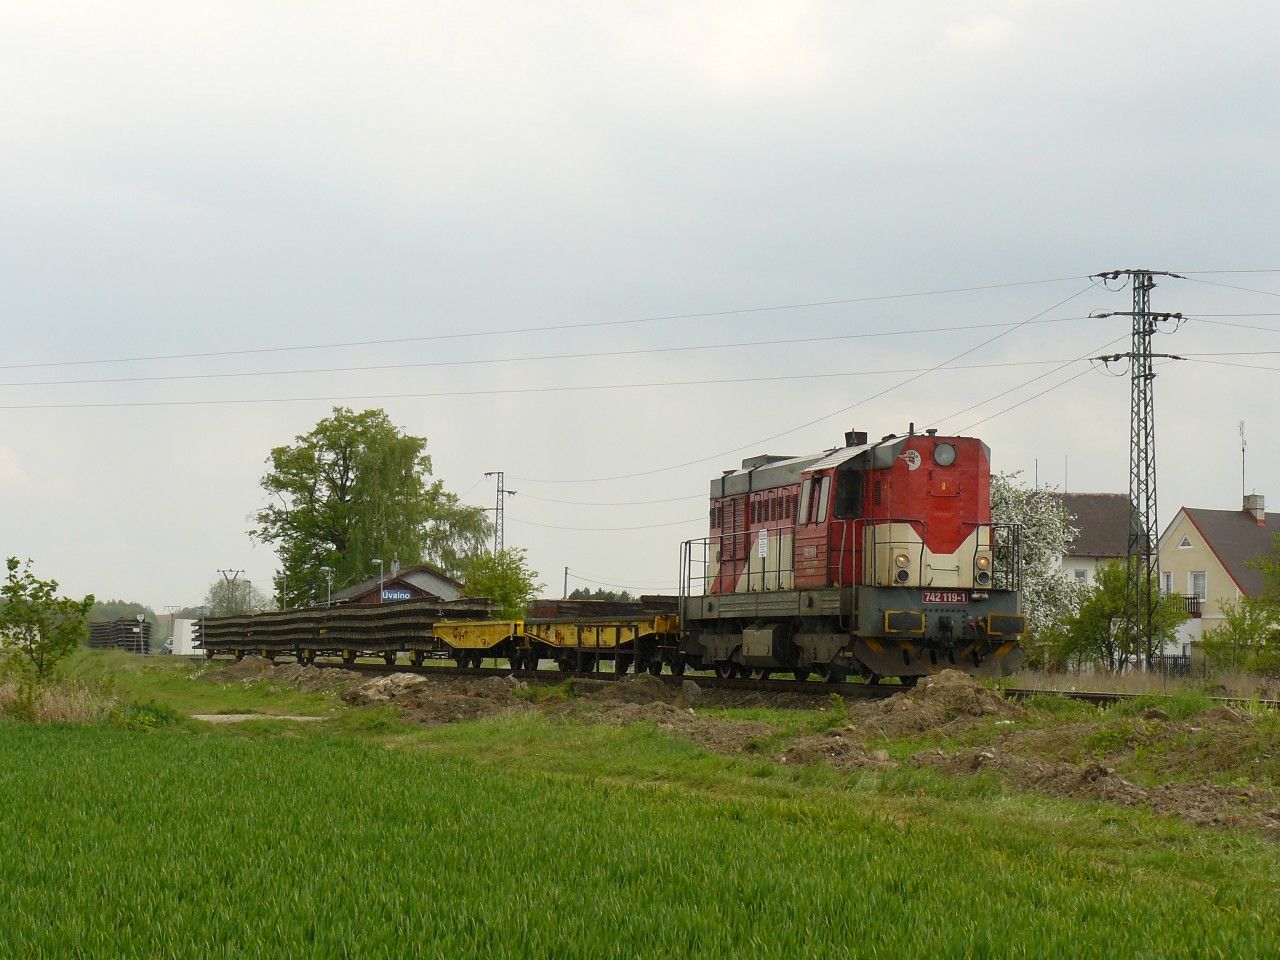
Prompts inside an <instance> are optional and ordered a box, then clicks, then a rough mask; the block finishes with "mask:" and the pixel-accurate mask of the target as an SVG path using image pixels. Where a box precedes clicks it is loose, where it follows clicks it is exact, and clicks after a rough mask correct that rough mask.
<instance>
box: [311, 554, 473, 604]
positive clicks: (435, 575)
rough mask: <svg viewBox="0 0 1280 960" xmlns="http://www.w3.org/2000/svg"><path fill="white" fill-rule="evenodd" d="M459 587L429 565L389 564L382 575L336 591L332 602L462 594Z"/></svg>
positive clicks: (445, 597) (446, 597)
mask: <svg viewBox="0 0 1280 960" xmlns="http://www.w3.org/2000/svg"><path fill="white" fill-rule="evenodd" d="M462 590H463V586H462V584H461V583H459V582H458V581H457V580H455V579H453V577H450V576H448V575H447V574H445V573H443V572H442V571H440V570H437V569H436V568H435V567H433V566H430V565H429V564H425V563H420V564H416V565H415V566H412V567H405V568H404V569H403V570H401V569H400V568H399V564H393V566H392V569H390V570H388V571H387V573H386V576H385V577H384V576H380V575H377V574H375V575H373V576H371V577H368V578H367V579H365V580H362V581H361V582H360V583H356V584H353V585H352V586H349V587H347V588H346V589H344V590H336V591H334V594H333V602H334V603H394V602H396V601H397V600H439V601H443V602H448V601H452V600H457V599H459V598H460V597H461V596H462Z"/></svg>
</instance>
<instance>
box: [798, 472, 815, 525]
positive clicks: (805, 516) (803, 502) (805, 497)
mask: <svg viewBox="0 0 1280 960" xmlns="http://www.w3.org/2000/svg"><path fill="white" fill-rule="evenodd" d="M811 496H813V478H812V477H811V478H810V479H808V480H806V481H805V482H804V483H802V484H801V485H800V509H799V510H797V511H796V522H797V523H808V522H809V498H810V497H811Z"/></svg>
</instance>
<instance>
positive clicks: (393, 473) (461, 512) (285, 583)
mask: <svg viewBox="0 0 1280 960" xmlns="http://www.w3.org/2000/svg"><path fill="white" fill-rule="evenodd" d="M426 450H427V441H426V439H425V438H423V437H414V436H410V435H408V434H405V433H402V432H401V431H400V430H399V429H398V428H397V427H396V426H395V425H394V424H393V423H392V422H391V420H390V418H389V417H388V416H387V414H386V413H385V411H382V410H365V411H363V412H361V413H355V412H353V411H352V410H349V409H347V408H345V407H335V408H334V409H333V413H332V415H331V416H329V417H326V418H325V419H323V420H321V421H320V422H319V423H317V424H316V425H315V427H314V428H312V430H311V431H310V432H309V433H306V434H303V435H301V436H298V437H296V438H294V442H293V443H291V444H288V445H286V446H282V447H276V448H275V449H273V450H272V451H271V456H270V458H269V459H268V463H269V465H270V469H269V470H268V471H267V473H266V474H265V475H264V476H263V478H262V488H263V490H265V491H266V492H267V494H268V497H269V500H268V502H267V505H266V506H265V507H263V508H262V509H261V510H259V511H258V513H257V514H256V516H255V519H256V521H257V526H256V527H254V529H253V530H251V531H250V534H251V536H253V537H255V538H256V539H258V540H260V541H262V542H264V543H269V544H272V545H273V546H274V547H275V548H276V551H277V553H278V555H279V557H280V563H281V568H282V569H281V571H280V573H279V574H278V575H277V576H276V582H275V592H276V594H277V595H279V594H280V593H281V587H284V588H285V590H286V592H287V595H288V597H289V602H290V605H291V606H293V605H302V604H306V603H317V602H321V601H323V600H324V596H325V574H324V570H323V568H324V567H329V568H330V569H331V570H333V584H334V589H339V588H341V587H343V586H346V585H348V584H351V583H356V582H358V581H360V580H361V579H363V578H365V577H367V576H370V575H371V574H372V573H373V572H374V569H375V567H374V564H373V561H374V560H375V559H380V560H383V561H385V562H386V564H387V565H388V567H389V566H390V564H391V561H392V559H393V558H394V559H398V560H399V561H400V563H401V565H402V566H408V565H410V564H413V563H421V562H423V561H426V562H428V563H432V564H434V565H435V566H437V567H439V568H440V569H441V570H442V571H443V572H444V573H447V574H449V575H450V576H454V577H461V576H462V575H464V573H465V566H466V562H467V560H468V559H469V558H470V557H471V556H472V555H473V554H476V553H478V552H480V551H481V550H483V548H484V545H485V543H486V542H487V540H488V537H489V535H490V531H491V529H492V528H491V525H490V522H489V519H488V517H487V515H486V513H485V511H484V510H483V508H480V507H469V506H466V505H464V504H462V503H460V502H459V500H458V498H457V496H455V495H454V494H452V493H449V492H448V491H447V490H445V489H444V484H443V482H442V481H440V480H432V479H431V457H430V456H428V454H427V452H426Z"/></svg>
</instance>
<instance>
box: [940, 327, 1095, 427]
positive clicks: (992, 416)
mask: <svg viewBox="0 0 1280 960" xmlns="http://www.w3.org/2000/svg"><path fill="white" fill-rule="evenodd" d="M1112 342H1114V341H1112ZM1054 372H1055V373H1056V372H1057V371H1054ZM1092 372H1093V367H1086V368H1085V369H1084V370H1081V371H1080V372H1079V373H1076V374H1072V375H1071V376H1069V377H1067V379H1065V380H1063V381H1061V382H1060V383H1055V384H1054V385H1053V386H1051V387H1046V388H1045V389H1043V390H1041V391H1040V392H1039V393H1033V394H1032V395H1031V396H1029V397H1024V398H1023V399H1021V400H1019V401H1018V402H1017V403H1014V404H1011V405H1010V406H1007V407H1005V408H1004V409H1003V410H997V411H996V412H995V413H993V414H990V415H988V416H985V417H983V418H982V419H981V420H975V421H973V423H971V424H968V425H967V426H964V427H961V428H960V430H959V432H960V433H961V434H964V433H967V432H968V431H970V430H972V429H973V428H974V427H977V426H980V425H981V424H984V423H986V422H988V421H989V420H994V419H995V418H996V417H1000V416H1003V415H1004V414H1006V413H1008V412H1009V411H1011V410H1017V409H1018V408H1019V407H1021V406H1023V405H1024V404H1028V403H1030V402H1031V401H1032V400H1039V399H1040V398H1041V397H1043V396H1044V395H1045V394H1046V393H1052V392H1053V391H1054V390H1057V389H1058V388H1059V387H1065V386H1066V385H1067V384H1068V383H1071V382H1072V381H1073V380H1079V379H1080V378H1081V377H1083V376H1085V375H1086V374H1088V373H1092ZM1052 375H1053V374H1052V373H1051V374H1050V376H1052Z"/></svg>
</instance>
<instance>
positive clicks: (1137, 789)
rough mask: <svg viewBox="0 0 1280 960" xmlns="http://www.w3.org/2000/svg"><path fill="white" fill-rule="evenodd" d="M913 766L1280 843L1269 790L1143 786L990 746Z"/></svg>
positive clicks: (1103, 770)
mask: <svg viewBox="0 0 1280 960" xmlns="http://www.w3.org/2000/svg"><path fill="white" fill-rule="evenodd" d="M913 762H915V763H918V764H920V765H922V766H928V767H932V768H934V769H936V770H941V771H942V772H944V773H950V774H974V773H978V772H980V771H991V772H993V773H997V774H999V775H1000V776H1001V777H1002V778H1003V779H1004V780H1005V781H1006V782H1008V783H1010V784H1012V785H1014V786H1017V787H1021V788H1023V789H1027V790H1035V791H1037V792H1039V793H1048V794H1053V795H1055V796H1062V797H1074V798H1077V799H1083V800H1101V801H1104V802H1106V803H1115V804H1119V805H1121V806H1126V807H1145V808H1147V809H1149V810H1152V811H1154V812H1156V813H1162V814H1167V815H1170V816H1175V817H1179V818H1180V819H1183V820H1186V821H1188V822H1189V823H1194V824H1197V825H1199V826H1215V827H1225V826H1231V827H1245V828H1248V829H1253V830H1258V831H1260V832H1262V833H1265V834H1267V835H1268V836H1270V837H1272V838H1273V839H1280V806H1277V797H1276V795H1275V794H1274V793H1273V792H1272V791H1270V790H1264V789H1261V788H1259V787H1226V786H1220V785H1218V784H1211V783H1167V784H1161V785H1160V786H1157V787H1150V788H1148V787H1141V786H1139V785H1137V784H1135V783H1131V782H1130V781H1128V780H1126V779H1124V778H1123V777H1120V776H1117V775H1116V774H1115V772H1114V771H1113V770H1112V768H1110V767H1107V766H1104V765H1103V764H1101V763H1086V764H1075V763H1065V762H1062V761H1059V760H1040V759H1035V758H1030V757H1021V756H1016V755H1014V754H1011V753H1006V752H1004V751H1003V750H999V749H996V748H992V747H975V748H970V749H965V750H957V751H953V752H945V751H942V750H937V751H929V752H926V753H922V754H918V755H917V756H916V757H914V758H913Z"/></svg>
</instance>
